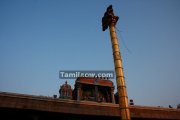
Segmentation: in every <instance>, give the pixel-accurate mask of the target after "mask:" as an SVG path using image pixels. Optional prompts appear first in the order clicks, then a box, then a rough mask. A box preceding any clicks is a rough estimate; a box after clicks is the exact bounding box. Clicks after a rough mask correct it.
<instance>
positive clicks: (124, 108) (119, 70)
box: [109, 16, 131, 120]
mask: <svg viewBox="0 0 180 120" xmlns="http://www.w3.org/2000/svg"><path fill="white" fill-rule="evenodd" d="M116 22H117V17H116V16H112V21H111V23H110V24H109V30H110V36H111V43H112V50H113V57H114V66H115V72H116V83H117V89H118V96H119V107H120V110H121V117H122V120H130V119H131V117H130V111H129V108H128V106H129V105H128V96H127V92H126V84H125V79H124V72H123V65H122V59H121V54H120V49H119V45H118V40H117V36H116V30H115V24H116Z"/></svg>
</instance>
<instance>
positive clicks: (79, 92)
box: [77, 84, 81, 101]
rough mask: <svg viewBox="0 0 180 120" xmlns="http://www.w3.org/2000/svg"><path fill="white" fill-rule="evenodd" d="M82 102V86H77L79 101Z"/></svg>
mask: <svg viewBox="0 0 180 120" xmlns="http://www.w3.org/2000/svg"><path fill="white" fill-rule="evenodd" d="M80 100H81V85H80V84H77V101H80Z"/></svg>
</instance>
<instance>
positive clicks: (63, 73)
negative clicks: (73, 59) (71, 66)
mask: <svg viewBox="0 0 180 120" xmlns="http://www.w3.org/2000/svg"><path fill="white" fill-rule="evenodd" d="M78 77H98V78H109V79H114V71H113V70H103V71H102V70H98V71H97V70H95V71H83V70H73V71H72V70H60V71H59V78H60V79H76V78H78Z"/></svg>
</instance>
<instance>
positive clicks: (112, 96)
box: [111, 87, 115, 104]
mask: <svg viewBox="0 0 180 120" xmlns="http://www.w3.org/2000/svg"><path fill="white" fill-rule="evenodd" d="M111 101H112V103H114V104H115V99H114V87H112V88H111Z"/></svg>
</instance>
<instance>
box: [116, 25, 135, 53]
mask: <svg viewBox="0 0 180 120" xmlns="http://www.w3.org/2000/svg"><path fill="white" fill-rule="evenodd" d="M116 30H117V31H118V33H119V36H120V40H122V43H123V45H124V47H125V48H126V50H127V51H128V52H129V53H130V54H132V52H131V51H130V50H129V48H128V47H127V45H126V43H125V41H124V39H123V37H122V35H121V32H122V31H120V30H119V29H118V28H117V27H116Z"/></svg>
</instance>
